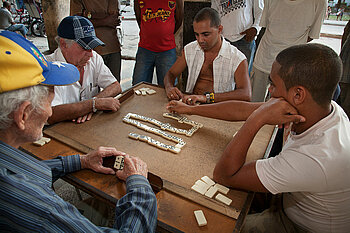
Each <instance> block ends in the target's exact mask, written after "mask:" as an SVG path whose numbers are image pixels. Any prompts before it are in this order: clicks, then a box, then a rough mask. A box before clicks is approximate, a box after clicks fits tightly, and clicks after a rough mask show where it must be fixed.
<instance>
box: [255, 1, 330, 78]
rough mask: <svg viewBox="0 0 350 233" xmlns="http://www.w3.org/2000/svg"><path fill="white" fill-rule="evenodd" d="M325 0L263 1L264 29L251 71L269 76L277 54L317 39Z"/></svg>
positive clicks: (262, 19)
mask: <svg viewBox="0 0 350 233" xmlns="http://www.w3.org/2000/svg"><path fill="white" fill-rule="evenodd" d="M326 7H327V1H326V0H294V1H290V0H279V1H276V0H265V1H264V10H263V13H262V17H261V20H260V26H261V27H266V31H265V34H264V36H263V37H262V38H261V41H260V44H259V46H258V49H257V51H256V55H255V58H254V63H253V65H254V67H256V68H257V69H259V70H260V71H263V72H265V73H268V74H269V73H270V71H271V67H272V63H273V62H274V60H275V58H276V56H277V54H278V53H279V52H280V51H282V50H283V49H286V48H288V47H290V46H292V45H298V44H306V43H307V39H308V37H310V38H312V39H317V38H319V36H320V31H321V26H322V23H323V19H324V17H325V14H326Z"/></svg>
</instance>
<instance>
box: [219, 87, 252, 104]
mask: <svg viewBox="0 0 350 233" xmlns="http://www.w3.org/2000/svg"><path fill="white" fill-rule="evenodd" d="M250 98H251V91H250V89H248V88H246V89H243V88H241V89H235V90H233V91H229V92H225V93H215V94H214V101H215V102H222V101H227V100H242V101H250Z"/></svg>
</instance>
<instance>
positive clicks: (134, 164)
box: [116, 154, 148, 181]
mask: <svg viewBox="0 0 350 233" xmlns="http://www.w3.org/2000/svg"><path fill="white" fill-rule="evenodd" d="M147 173H148V169H147V164H146V163H145V162H143V161H142V160H141V159H140V158H138V157H133V156H129V155H128V154H126V155H124V168H123V170H118V171H117V172H116V175H117V177H118V178H119V179H121V180H124V181H125V180H126V179H127V178H128V177H129V176H132V175H141V176H144V177H145V178H147Z"/></svg>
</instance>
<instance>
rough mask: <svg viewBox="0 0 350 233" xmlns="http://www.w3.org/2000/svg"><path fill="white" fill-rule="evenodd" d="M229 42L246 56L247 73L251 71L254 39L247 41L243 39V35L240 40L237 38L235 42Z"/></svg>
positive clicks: (254, 46)
mask: <svg viewBox="0 0 350 233" xmlns="http://www.w3.org/2000/svg"><path fill="white" fill-rule="evenodd" d="M229 42H230V44H232V45H233V46H235V47H236V48H237V49H239V51H241V52H242V53H243V54H244V55H245V56H246V57H247V62H248V71H249V75H250V72H251V71H252V67H253V58H254V53H255V48H256V45H255V40H253V41H251V42H248V41H246V40H245V39H244V37H243V38H242V39H240V40H237V41H235V42H231V41H229Z"/></svg>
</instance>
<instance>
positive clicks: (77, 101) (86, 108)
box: [46, 16, 121, 124]
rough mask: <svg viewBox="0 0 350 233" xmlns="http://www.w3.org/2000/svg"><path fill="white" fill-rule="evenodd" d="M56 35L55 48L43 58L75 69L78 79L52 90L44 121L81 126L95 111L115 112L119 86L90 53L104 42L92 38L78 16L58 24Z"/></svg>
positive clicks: (92, 33)
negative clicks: (78, 124)
mask: <svg viewBox="0 0 350 233" xmlns="http://www.w3.org/2000/svg"><path fill="white" fill-rule="evenodd" d="M57 34H58V37H57V38H56V40H57V43H58V45H59V48H58V49H56V50H55V52H54V53H53V54H51V55H48V56H47V57H46V58H47V59H48V60H49V61H62V62H67V63H70V64H72V65H74V66H76V67H77V68H78V70H79V72H80V79H79V81H78V82H76V83H74V84H73V85H70V86H64V87H55V98H54V100H53V101H52V106H53V108H52V111H53V114H52V116H51V117H50V118H49V120H48V122H49V123H50V124H53V123H56V122H59V121H64V120H73V121H76V122H77V123H83V122H85V121H86V120H90V119H91V117H92V114H93V113H94V112H96V111H97V110H111V111H114V112H116V111H118V109H119V108H120V103H119V101H118V100H117V99H114V98H113V97H115V96H116V95H117V94H119V93H120V92H121V88H120V84H119V82H118V81H117V80H116V78H115V77H114V76H113V74H112V72H111V71H110V70H109V68H108V67H107V66H106V65H105V64H104V62H103V59H102V57H101V56H100V55H99V54H98V53H96V52H95V51H93V49H95V48H96V47H98V46H104V43H103V42H102V41H101V40H100V39H98V38H97V37H96V34H95V29H94V26H93V25H92V23H91V22H90V21H89V20H88V19H87V18H84V17H81V16H68V17H66V18H64V19H63V20H62V21H61V23H60V24H59V26H58V29H57ZM101 89H103V91H100V90H101Z"/></svg>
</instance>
